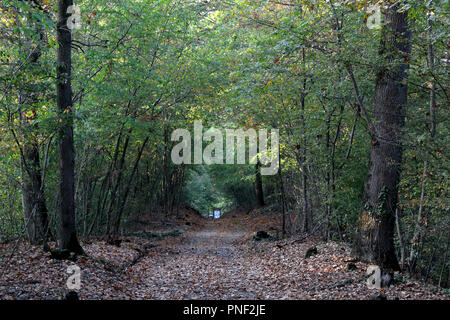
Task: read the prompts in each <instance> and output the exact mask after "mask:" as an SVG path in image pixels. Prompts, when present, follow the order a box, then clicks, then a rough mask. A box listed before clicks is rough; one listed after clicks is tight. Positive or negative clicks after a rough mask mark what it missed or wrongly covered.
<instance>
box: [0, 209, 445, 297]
mask: <svg viewBox="0 0 450 320" xmlns="http://www.w3.org/2000/svg"><path fill="white" fill-rule="evenodd" d="M275 223H278V222H276V219H275V216H274V214H271V213H270V212H269V213H267V212H266V213H260V212H257V211H252V212H250V213H248V212H245V211H235V212H230V213H227V214H226V215H225V216H224V217H223V218H221V219H218V220H207V219H204V218H202V217H200V216H199V215H198V214H196V213H194V212H193V210H184V211H183V214H182V218H180V219H177V220H174V221H172V222H171V223H170V224H166V225H165V226H164V227H162V226H161V225H160V226H158V228H159V229H158V228H157V227H156V226H153V225H152V224H151V223H148V222H145V221H141V223H140V224H139V227H138V229H137V230H138V232H137V233H134V236H127V237H125V238H124V241H123V242H122V243H121V245H120V247H117V246H113V245H109V244H107V243H105V242H104V241H102V240H100V239H89V240H84V241H83V242H82V244H83V247H84V249H85V251H86V256H84V257H78V258H77V260H76V261H75V262H71V261H67V260H65V261H60V260H56V259H52V258H51V257H50V254H49V253H46V252H43V251H42V250H41V249H40V248H39V247H34V246H29V245H27V244H26V243H25V242H16V241H14V242H10V243H6V244H1V245H0V299H63V298H64V296H65V294H66V293H67V291H68V290H67V288H66V280H67V278H68V276H69V274H67V273H66V269H67V267H68V266H69V265H71V264H73V263H76V264H77V265H78V266H79V267H80V268H81V272H82V273H81V289H80V290H79V296H80V299H214V300H215V299H358V300H359V299H370V297H371V296H372V295H374V294H378V293H379V291H380V290H376V289H368V288H367V286H366V284H365V280H364V275H365V270H366V268H367V265H366V264H364V263H360V262H358V263H356V267H357V269H356V270H352V271H347V264H348V262H347V261H348V260H350V259H351V256H350V248H349V247H348V246H347V245H345V244H343V243H336V242H327V243H324V242H320V241H314V240H306V241H301V239H300V238H297V239H298V240H299V241H295V240H296V238H290V239H285V240H276V241H275V240H274V241H267V240H264V241H254V240H253V236H254V234H255V231H257V230H267V231H268V232H269V233H274V231H275V227H274V225H275ZM155 235H163V236H155ZM313 246H316V247H317V250H318V253H317V254H316V255H313V256H311V257H310V258H307V259H305V252H306V251H307V249H308V248H311V247H313ZM398 278H402V279H401V281H397V282H396V284H395V285H393V286H391V287H390V288H387V289H384V290H382V292H383V293H384V294H385V295H386V296H387V298H388V299H400V300H403V299H450V297H449V296H448V294H445V293H444V292H443V291H442V290H440V289H438V288H436V287H434V286H431V285H427V284H424V283H420V282H417V281H413V280H411V279H406V278H403V277H400V276H399V277H398Z"/></svg>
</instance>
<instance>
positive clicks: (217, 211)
mask: <svg viewBox="0 0 450 320" xmlns="http://www.w3.org/2000/svg"><path fill="white" fill-rule="evenodd" d="M219 218H220V210H214V219H219Z"/></svg>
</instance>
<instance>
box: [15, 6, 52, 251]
mask: <svg viewBox="0 0 450 320" xmlns="http://www.w3.org/2000/svg"><path fill="white" fill-rule="evenodd" d="M30 20H32V21H33V24H34V25H35V30H36V34H37V35H38V36H39V37H38V40H37V41H36V42H33V44H34V45H35V47H34V49H33V51H32V53H31V54H30V58H29V62H30V68H31V72H33V71H34V70H35V69H36V68H39V64H38V61H39V58H40V57H41V54H42V42H43V41H44V38H45V34H44V31H43V29H42V26H41V25H40V22H39V21H37V20H36V19H33V16H32V15H31V13H30ZM25 91H29V93H27V94H24V95H23V97H22V98H23V102H22V103H23V104H24V105H26V106H27V107H26V109H25V110H20V111H19V117H20V119H21V122H22V128H23V129H25V130H24V131H27V129H28V130H29V131H30V132H35V130H37V129H38V127H37V126H36V125H33V124H31V121H33V120H35V119H36V117H37V115H36V109H35V107H34V103H35V102H36V100H37V98H36V97H35V96H36V94H37V92H35V91H36V90H33V88H30V89H29V90H25ZM41 170H42V168H41V163H40V159H39V144H38V141H36V140H35V139H34V138H33V137H32V136H29V135H27V134H26V133H25V132H24V147H23V157H21V171H22V204H23V214H24V218H25V223H26V232H27V236H28V239H29V241H30V243H32V244H39V243H43V244H44V247H47V237H48V212H47V205H46V201H45V195H44V188H43V185H42V176H41Z"/></svg>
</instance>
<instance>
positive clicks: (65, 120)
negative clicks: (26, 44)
mask: <svg viewBox="0 0 450 320" xmlns="http://www.w3.org/2000/svg"><path fill="white" fill-rule="evenodd" d="M72 4H73V2H72V0H59V1H58V22H57V32H56V42H57V43H58V50H57V55H56V64H57V67H56V70H57V84H56V92H57V104H58V110H59V116H60V118H61V119H60V124H59V175H60V182H59V192H60V197H61V198H60V224H61V225H60V235H59V247H60V249H65V250H68V251H70V252H74V253H77V254H82V253H83V249H82V248H81V246H80V244H79V242H78V238H77V233H76V228H75V203H74V200H75V199H74V162H75V159H74V158H75V151H74V144H73V103H72V85H71V67H72V53H71V42H72V32H71V30H70V29H69V28H68V27H67V18H68V17H69V14H68V13H67V9H68V8H69V6H71V5H72Z"/></svg>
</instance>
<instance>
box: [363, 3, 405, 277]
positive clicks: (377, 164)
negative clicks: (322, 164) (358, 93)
mask: <svg viewBox="0 0 450 320" xmlns="http://www.w3.org/2000/svg"><path fill="white" fill-rule="evenodd" d="M399 6H400V4H399V3H397V4H394V5H391V6H390V7H389V8H388V9H387V11H386V15H385V21H386V24H385V25H384V26H383V30H382V40H381V48H380V49H381V50H380V53H379V54H380V57H382V58H383V60H384V64H383V65H382V66H381V68H380V70H379V71H378V72H377V76H376V84H375V105H374V123H373V126H374V129H375V136H374V137H373V138H374V140H373V141H372V146H371V149H370V163H369V174H368V179H367V183H366V187H365V192H364V205H363V208H362V210H361V213H360V216H359V220H358V226H357V232H356V236H355V245H354V253H355V255H356V256H357V257H358V258H359V259H361V260H363V261H369V262H375V263H377V264H378V265H380V266H381V267H382V268H389V269H394V270H399V269H400V267H399V265H398V261H397V257H396V255H395V248H394V227H395V210H396V208H397V199H398V183H399V181H400V172H401V163H402V147H401V141H400V139H401V132H400V131H401V128H402V127H403V124H404V117H405V110H406V105H407V74H406V70H407V68H408V60H407V59H408V56H409V53H410V45H409V41H410V33H409V29H408V11H403V12H398V9H399ZM391 65H394V66H391Z"/></svg>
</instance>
